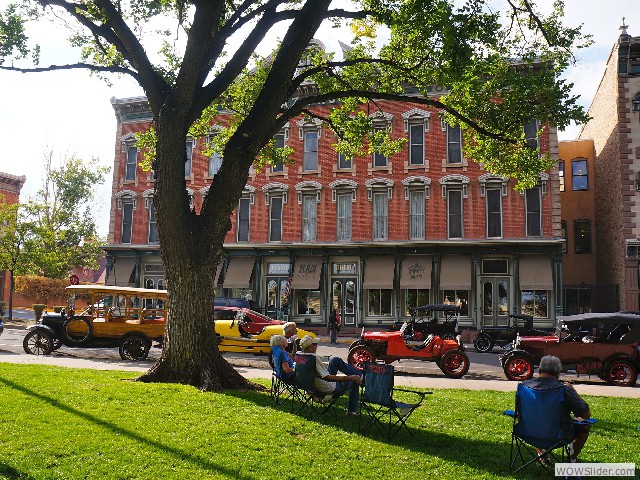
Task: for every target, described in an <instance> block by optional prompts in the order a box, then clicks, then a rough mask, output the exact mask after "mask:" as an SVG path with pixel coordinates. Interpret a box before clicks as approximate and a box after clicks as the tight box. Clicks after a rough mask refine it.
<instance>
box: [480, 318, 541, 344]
mask: <svg viewBox="0 0 640 480" xmlns="http://www.w3.org/2000/svg"><path fill="white" fill-rule="evenodd" d="M547 333H548V332H547V331H545V330H541V329H536V328H533V317H532V316H531V315H518V314H511V315H509V320H508V324H507V325H499V326H495V327H483V328H482V330H480V333H478V336H477V337H476V339H475V341H474V342H473V346H474V347H475V349H476V351H477V352H480V353H485V352H489V351H491V349H492V348H493V347H494V346H495V345H498V346H499V347H503V348H510V347H511V346H512V345H513V341H514V340H515V339H516V336H518V335H520V336H521V337H525V336H531V335H546V334H547Z"/></svg>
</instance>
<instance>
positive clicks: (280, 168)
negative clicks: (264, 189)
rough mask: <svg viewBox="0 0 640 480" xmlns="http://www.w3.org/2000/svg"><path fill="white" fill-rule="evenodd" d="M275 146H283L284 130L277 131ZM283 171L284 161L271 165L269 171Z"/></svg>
mask: <svg viewBox="0 0 640 480" xmlns="http://www.w3.org/2000/svg"><path fill="white" fill-rule="evenodd" d="M273 139H274V140H275V147H276V148H284V132H282V133H278V134H277V135H276V136H275V137H273ZM277 172H284V163H279V164H278V165H271V173H277Z"/></svg>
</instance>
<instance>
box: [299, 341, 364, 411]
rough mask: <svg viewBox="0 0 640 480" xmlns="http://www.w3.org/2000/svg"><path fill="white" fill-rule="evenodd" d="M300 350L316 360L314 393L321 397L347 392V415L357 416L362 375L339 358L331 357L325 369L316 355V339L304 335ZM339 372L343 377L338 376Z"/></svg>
mask: <svg viewBox="0 0 640 480" xmlns="http://www.w3.org/2000/svg"><path fill="white" fill-rule="evenodd" d="M300 348H301V349H302V352H303V353H309V354H312V355H313V356H315V360H316V378H315V388H316V392H318V393H319V394H321V395H334V394H339V395H341V394H342V393H344V392H346V391H347V390H349V403H348V406H347V415H350V416H358V415H360V414H359V413H358V400H359V396H360V391H359V386H360V384H361V383H362V373H361V372H360V370H358V369H357V368H355V367H353V366H351V365H349V364H348V363H346V362H345V361H344V360H342V359H341V358H340V357H332V358H331V360H329V366H328V367H325V366H324V364H323V363H322V359H321V358H320V357H319V356H318V355H317V354H316V351H317V350H318V339H317V338H313V337H312V336H310V335H305V336H304V337H302V339H301V340H300ZM338 372H341V373H344V375H338V374H337V373H338Z"/></svg>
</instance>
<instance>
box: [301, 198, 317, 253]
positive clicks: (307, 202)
mask: <svg viewBox="0 0 640 480" xmlns="http://www.w3.org/2000/svg"><path fill="white" fill-rule="evenodd" d="M317 219H318V195H317V194H316V193H313V194H305V195H302V241H303V242H315V241H316V235H317Z"/></svg>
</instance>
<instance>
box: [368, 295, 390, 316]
mask: <svg viewBox="0 0 640 480" xmlns="http://www.w3.org/2000/svg"><path fill="white" fill-rule="evenodd" d="M367 292H368V295H367V298H368V299H369V308H368V314H369V316H374V315H375V316H381V315H384V316H391V292H392V290H387V289H384V290H383V289H375V290H374V289H370V290H367Z"/></svg>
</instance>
